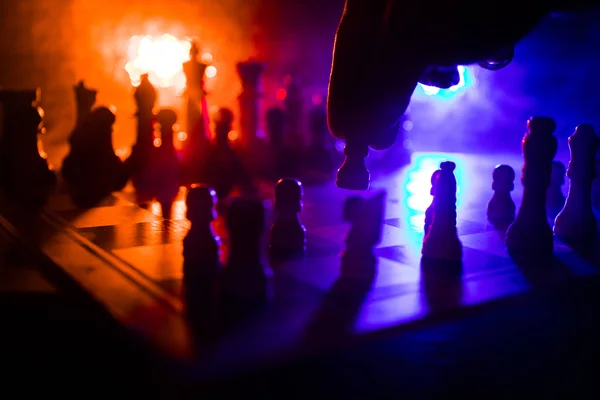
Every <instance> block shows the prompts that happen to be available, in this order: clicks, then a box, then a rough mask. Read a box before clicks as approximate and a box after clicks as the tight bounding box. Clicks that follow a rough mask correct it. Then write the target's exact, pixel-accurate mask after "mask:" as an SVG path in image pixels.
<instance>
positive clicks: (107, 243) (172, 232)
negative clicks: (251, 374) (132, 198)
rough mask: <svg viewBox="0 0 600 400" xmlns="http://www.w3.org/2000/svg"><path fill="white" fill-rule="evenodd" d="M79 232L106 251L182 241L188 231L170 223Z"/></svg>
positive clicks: (162, 222)
mask: <svg viewBox="0 0 600 400" xmlns="http://www.w3.org/2000/svg"><path fill="white" fill-rule="evenodd" d="M79 232H80V233H81V234H82V235H84V236H85V237H86V238H88V239H89V240H91V241H92V242H94V243H95V244H96V245H98V246H100V247H101V248H103V249H104V250H107V251H110V250H114V249H125V248H128V247H138V246H153V245H158V244H167V243H172V242H175V241H181V240H183V238H184V237H185V234H186V233H187V229H186V228H185V227H183V226H181V225H179V224H177V223H172V222H169V221H152V222H140V223H137V224H121V225H114V226H98V227H90V228H82V229H80V230H79Z"/></svg>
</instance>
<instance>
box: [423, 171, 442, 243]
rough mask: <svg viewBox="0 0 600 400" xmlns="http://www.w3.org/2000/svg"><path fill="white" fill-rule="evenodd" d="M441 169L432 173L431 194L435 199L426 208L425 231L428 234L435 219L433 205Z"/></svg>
mask: <svg viewBox="0 0 600 400" xmlns="http://www.w3.org/2000/svg"><path fill="white" fill-rule="evenodd" d="M440 171H441V170H439V169H438V170H436V171H434V172H433V174H432V175H431V189H430V190H429V194H430V195H432V196H433V199H431V204H430V205H429V207H427V210H425V229H424V232H425V234H426V235H427V231H429V227H430V226H431V221H433V207H434V204H435V184H436V182H437V178H438V176H440Z"/></svg>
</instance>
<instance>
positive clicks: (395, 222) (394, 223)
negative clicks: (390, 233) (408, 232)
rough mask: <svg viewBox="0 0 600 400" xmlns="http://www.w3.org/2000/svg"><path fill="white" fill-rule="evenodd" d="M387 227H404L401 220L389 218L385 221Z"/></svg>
mask: <svg viewBox="0 0 600 400" xmlns="http://www.w3.org/2000/svg"><path fill="white" fill-rule="evenodd" d="M384 224H385V225H390V226H395V227H396V228H402V226H403V225H404V224H403V223H402V220H401V219H400V218H389V219H386V220H385V221H384Z"/></svg>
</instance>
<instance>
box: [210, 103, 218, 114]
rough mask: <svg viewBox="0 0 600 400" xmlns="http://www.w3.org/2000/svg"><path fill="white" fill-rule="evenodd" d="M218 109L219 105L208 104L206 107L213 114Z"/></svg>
mask: <svg viewBox="0 0 600 400" xmlns="http://www.w3.org/2000/svg"><path fill="white" fill-rule="evenodd" d="M218 111H219V106H217V105H214V106H210V108H209V109H208V112H209V113H210V114H211V115H213V114H216V113H217V112H218Z"/></svg>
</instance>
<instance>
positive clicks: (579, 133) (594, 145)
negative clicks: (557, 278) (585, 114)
mask: <svg viewBox="0 0 600 400" xmlns="http://www.w3.org/2000/svg"><path fill="white" fill-rule="evenodd" d="M569 150H570V152H571V161H570V162H569V169H568V170H567V176H568V177H569V179H570V183H569V194H568V195H567V201H566V203H565V206H564V208H563V209H562V211H561V212H560V213H559V214H558V215H557V217H556V220H555V221H554V233H555V234H556V237H558V238H559V239H561V240H562V241H563V242H565V243H567V244H571V245H583V246H586V245H589V244H590V243H593V239H594V237H595V235H596V232H597V230H598V228H597V221H596V217H595V216H594V212H593V210H592V182H593V181H594V178H595V175H596V171H595V166H594V158H595V156H596V151H598V136H596V133H595V132H594V127H593V126H592V125H588V124H582V125H579V126H578V127H577V129H575V133H574V134H573V135H571V137H569Z"/></svg>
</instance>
